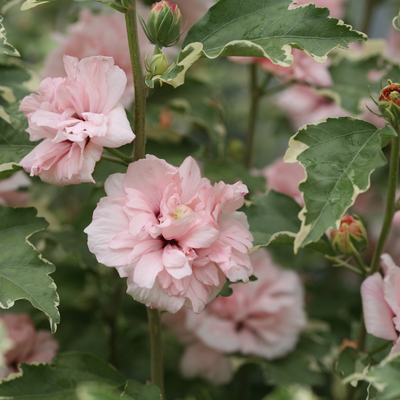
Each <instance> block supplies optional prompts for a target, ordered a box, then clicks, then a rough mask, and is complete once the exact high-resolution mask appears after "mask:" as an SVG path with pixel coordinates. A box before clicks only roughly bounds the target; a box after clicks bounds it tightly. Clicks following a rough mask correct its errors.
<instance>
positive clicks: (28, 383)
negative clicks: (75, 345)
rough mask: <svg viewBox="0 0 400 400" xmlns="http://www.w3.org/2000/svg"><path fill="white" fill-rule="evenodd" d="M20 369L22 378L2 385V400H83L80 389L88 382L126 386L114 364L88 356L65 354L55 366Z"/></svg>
mask: <svg viewBox="0 0 400 400" xmlns="http://www.w3.org/2000/svg"><path fill="white" fill-rule="evenodd" d="M20 368H21V370H22V376H18V377H16V378H14V379H11V380H8V381H3V382H2V383H1V384H0V397H1V398H4V399H9V400H14V399H15V400H30V399H32V400H34V399H36V400H37V399H40V400H81V398H80V397H78V394H77V393H76V389H77V387H78V385H80V384H82V383H84V382H98V383H100V384H102V385H107V386H109V387H114V388H117V387H121V386H123V385H124V384H125V379H124V377H123V376H122V374H121V373H120V372H118V371H117V370H116V369H115V368H114V367H113V366H112V365H110V364H108V363H106V362H105V361H103V360H101V359H100V358H97V357H95V356H92V355H90V354H85V353H78V352H71V353H61V354H58V355H57V356H56V357H55V358H54V359H53V362H52V364H37V365H29V364H21V366H20ZM96 400H97V399H96ZM98 400H100V399H98Z"/></svg>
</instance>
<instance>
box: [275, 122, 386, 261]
mask: <svg viewBox="0 0 400 400" xmlns="http://www.w3.org/2000/svg"><path fill="white" fill-rule="evenodd" d="M340 118H348V119H350V120H357V118H351V117H338V118H329V119H330V120H334V119H336V120H337V119H340ZM327 120H328V118H323V119H320V120H319V121H316V122H314V123H312V124H306V125H303V126H302V127H301V128H300V129H299V131H298V132H297V133H296V134H295V135H294V136H292V137H291V138H290V140H289V148H288V149H287V151H286V153H285V156H284V158H283V159H284V161H285V162H287V163H294V162H298V163H300V165H301V166H302V167H303V169H304V173H305V178H304V179H303V180H302V181H301V182H300V183H303V182H305V181H307V178H308V176H307V171H306V168H305V167H304V165H303V164H302V163H301V162H300V161H299V160H298V159H297V157H298V156H299V155H300V154H301V153H303V152H304V151H305V150H307V149H308V148H309V146H307V145H306V144H305V143H303V142H300V141H299V140H295V137H296V136H297V135H298V134H299V133H300V131H302V130H305V129H306V128H307V126H310V125H315V126H316V125H320V124H322V123H324V122H327ZM371 125H373V124H371ZM375 128H376V127H375ZM381 130H382V129H379V128H376V131H381ZM382 155H383V154H382ZM372 172H374V170H372V171H371V172H370V173H369V174H368V184H367V186H366V188H365V189H360V188H359V187H358V186H356V185H355V184H354V183H353V182H352V185H353V188H354V192H353V195H352V197H351V202H350V204H349V206H347V209H348V208H350V207H351V206H352V205H353V204H354V203H355V201H356V198H357V196H358V195H359V194H360V193H364V192H366V191H367V190H368V189H369V188H370V186H371V174H372ZM300 183H299V185H300ZM302 196H303V193H302ZM307 211H308V210H307V207H306V206H305V205H304V207H303V208H302V209H301V211H300V212H299V215H298V217H299V219H300V221H301V227H300V231H299V232H298V233H297V236H296V239H295V241H294V253H295V254H297V252H298V250H299V248H300V247H301V245H302V243H303V242H304V240H305V238H306V237H307V236H308V234H309V233H310V231H311V229H312V228H313V226H315V223H313V224H310V225H305V220H306V217H305V214H306V213H307ZM335 224H336V225H335V229H339V224H340V218H339V219H338V220H337V221H336V223H335ZM321 236H322V235H321Z"/></svg>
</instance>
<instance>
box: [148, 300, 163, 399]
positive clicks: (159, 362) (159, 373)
mask: <svg viewBox="0 0 400 400" xmlns="http://www.w3.org/2000/svg"><path fill="white" fill-rule="evenodd" d="M147 318H148V320H149V329H150V345H151V381H152V382H153V383H154V384H155V385H157V386H158V387H159V388H160V390H161V394H162V398H163V399H165V394H164V371H163V349H162V337H161V317H160V312H159V311H158V310H157V309H151V308H149V307H148V308H147Z"/></svg>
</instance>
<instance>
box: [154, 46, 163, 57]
mask: <svg viewBox="0 0 400 400" xmlns="http://www.w3.org/2000/svg"><path fill="white" fill-rule="evenodd" d="M161 48H162V47H161V46H160V45H158V44H156V45H155V46H154V52H153V56H155V55H156V54H160V53H161Z"/></svg>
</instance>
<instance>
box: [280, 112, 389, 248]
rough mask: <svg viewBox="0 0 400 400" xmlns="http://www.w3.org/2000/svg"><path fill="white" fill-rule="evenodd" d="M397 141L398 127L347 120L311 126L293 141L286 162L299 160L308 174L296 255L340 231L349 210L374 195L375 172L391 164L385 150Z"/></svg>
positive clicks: (329, 119)
mask: <svg viewBox="0 0 400 400" xmlns="http://www.w3.org/2000/svg"><path fill="white" fill-rule="evenodd" d="M396 136H397V133H396V132H395V131H394V129H393V128H390V127H385V128H383V129H378V128H376V127H375V126H374V125H372V124H370V123H369V122H365V121H361V120H357V119H354V118H349V117H342V118H328V119H327V120H322V121H320V122H317V123H315V124H310V125H306V126H304V127H303V128H301V129H300V130H299V132H298V133H297V134H296V135H294V136H293V137H292V138H291V139H290V142H289V149H288V150H287V152H286V155H285V161H286V162H295V161H299V162H300V163H301V165H302V166H303V167H304V169H305V172H306V175H307V177H306V180H305V181H304V182H302V183H301V184H300V186H299V189H300V190H301V191H302V192H303V193H304V194H303V199H304V203H305V206H304V208H303V209H302V210H301V213H300V214H299V218H300V220H301V228H300V231H299V233H298V234H297V236H296V240H295V242H294V246H295V251H297V250H298V249H299V248H300V247H305V246H306V245H308V244H309V243H313V242H316V241H318V240H319V239H320V237H321V236H322V235H323V234H324V232H325V231H326V230H327V229H329V228H334V229H338V224H339V222H340V218H341V217H342V216H343V214H344V213H345V211H346V210H347V209H348V208H349V207H350V206H351V205H353V204H354V202H355V200H356V198H357V196H358V195H359V194H360V193H363V192H365V191H366V190H368V188H369V185H370V175H371V173H372V172H373V171H374V170H375V169H376V168H379V167H381V166H383V165H385V164H386V158H385V156H384V154H383V152H382V150H381V148H382V147H384V146H386V145H387V144H388V142H389V140H390V139H391V138H393V137H396Z"/></svg>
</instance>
